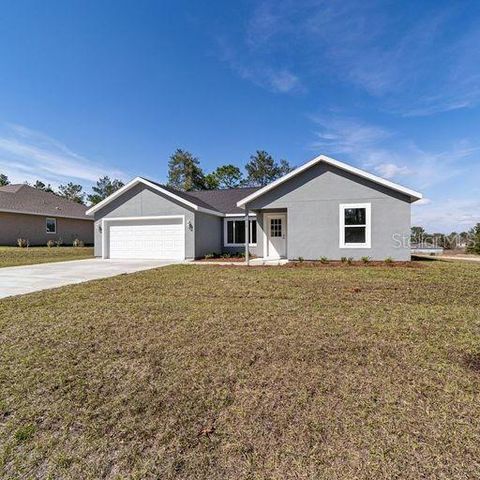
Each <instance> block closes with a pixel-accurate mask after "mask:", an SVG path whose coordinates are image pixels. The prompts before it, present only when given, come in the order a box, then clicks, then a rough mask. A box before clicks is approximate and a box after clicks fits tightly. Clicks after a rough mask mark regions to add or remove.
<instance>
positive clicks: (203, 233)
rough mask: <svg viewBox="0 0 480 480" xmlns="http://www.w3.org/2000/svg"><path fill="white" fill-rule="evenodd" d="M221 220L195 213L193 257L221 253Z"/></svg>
mask: <svg viewBox="0 0 480 480" xmlns="http://www.w3.org/2000/svg"><path fill="white" fill-rule="evenodd" d="M222 229H223V218H221V217H217V216H215V215H209V214H207V213H201V212H195V257H196V258H202V257H204V256H205V255H206V254H207V253H219V252H221V251H222V241H221V240H222Z"/></svg>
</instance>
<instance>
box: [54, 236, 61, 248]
mask: <svg viewBox="0 0 480 480" xmlns="http://www.w3.org/2000/svg"><path fill="white" fill-rule="evenodd" d="M55 245H56V246H57V247H61V246H62V245H63V238H59V239H58V240H55Z"/></svg>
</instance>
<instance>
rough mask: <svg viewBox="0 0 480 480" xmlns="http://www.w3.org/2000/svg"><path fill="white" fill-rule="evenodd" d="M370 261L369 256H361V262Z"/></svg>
mask: <svg viewBox="0 0 480 480" xmlns="http://www.w3.org/2000/svg"><path fill="white" fill-rule="evenodd" d="M369 261H370V257H362V262H363V263H368V262H369Z"/></svg>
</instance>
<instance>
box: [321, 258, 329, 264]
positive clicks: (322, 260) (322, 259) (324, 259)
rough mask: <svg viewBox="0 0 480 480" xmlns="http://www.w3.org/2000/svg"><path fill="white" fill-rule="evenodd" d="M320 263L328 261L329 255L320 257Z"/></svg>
mask: <svg viewBox="0 0 480 480" xmlns="http://www.w3.org/2000/svg"><path fill="white" fill-rule="evenodd" d="M320 263H328V258H327V257H320Z"/></svg>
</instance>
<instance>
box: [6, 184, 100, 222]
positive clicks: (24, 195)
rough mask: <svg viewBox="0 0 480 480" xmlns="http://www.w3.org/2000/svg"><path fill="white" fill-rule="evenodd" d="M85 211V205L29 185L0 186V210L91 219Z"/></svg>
mask: <svg viewBox="0 0 480 480" xmlns="http://www.w3.org/2000/svg"><path fill="white" fill-rule="evenodd" d="M86 211H87V207H85V205H81V204H79V203H76V202H72V201H70V200H67V199H66V198H63V197H60V196H58V195H55V194H54V193H49V192H45V191H43V190H39V189H38V188H33V187H30V186H29V185H23V184H15V185H5V186H3V187H0V212H10V213H23V214H29V215H44V216H51V217H65V218H79V219H82V220H91V219H90V218H88V217H87V216H86Z"/></svg>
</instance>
